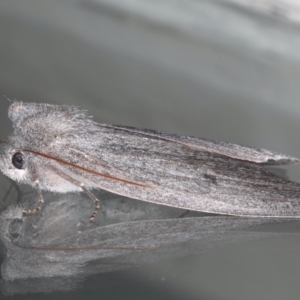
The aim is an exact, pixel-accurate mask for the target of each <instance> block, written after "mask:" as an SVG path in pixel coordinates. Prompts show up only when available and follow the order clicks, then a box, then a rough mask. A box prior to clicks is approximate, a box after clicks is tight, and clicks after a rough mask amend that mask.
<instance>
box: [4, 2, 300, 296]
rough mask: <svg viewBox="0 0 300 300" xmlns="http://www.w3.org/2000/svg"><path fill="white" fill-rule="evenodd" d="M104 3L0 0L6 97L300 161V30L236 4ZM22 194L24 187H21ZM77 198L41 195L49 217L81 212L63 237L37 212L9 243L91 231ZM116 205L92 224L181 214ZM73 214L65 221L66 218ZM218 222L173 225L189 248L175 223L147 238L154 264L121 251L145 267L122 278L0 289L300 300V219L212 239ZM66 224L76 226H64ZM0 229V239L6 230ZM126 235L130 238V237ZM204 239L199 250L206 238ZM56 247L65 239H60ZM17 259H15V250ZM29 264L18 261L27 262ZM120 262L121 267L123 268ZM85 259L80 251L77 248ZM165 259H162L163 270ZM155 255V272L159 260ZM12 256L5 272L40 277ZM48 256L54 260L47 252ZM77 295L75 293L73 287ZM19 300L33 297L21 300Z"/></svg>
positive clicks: (225, 228)
mask: <svg viewBox="0 0 300 300" xmlns="http://www.w3.org/2000/svg"><path fill="white" fill-rule="evenodd" d="M122 2H123V1H122ZM110 3H111V4H109V2H107V1H100V0H99V1H73V0H66V1H51V2H45V3H44V2H36V1H30V0H26V1H1V3H0V23H1V24H0V38H1V47H0V54H1V56H0V59H1V68H0V91H1V93H2V95H6V96H7V97H9V98H11V99H14V98H16V99H18V100H23V101H34V102H48V103H59V104H62V103H65V104H73V105H78V106H80V107H81V108H84V109H87V110H88V111H89V112H90V113H91V114H92V115H93V116H94V119H95V120H96V121H99V122H102V123H112V124H124V125H131V126H136V127H142V128H152V129H159V130H164V131H167V132H174V133H180V134H186V135H194V136H199V137H206V138H212V139H220V140H224V141H229V142H234V143H241V144H246V145H250V146H255V147H262V148H266V149H270V150H273V151H278V152H282V153H286V154H289V155H292V156H296V157H299V152H300V151H299V150H300V142H299V128H300V124H299V101H298V95H299V76H300V74H299V56H300V51H299V50H300V43H299V42H300V41H299V25H298V23H296V21H295V20H294V21H291V20H290V19H289V18H288V17H287V16H288V14H287V16H285V15H284V14H281V13H274V11H273V12H272V11H270V10H264V12H263V13H261V12H258V11H257V10H256V9H255V10H252V9H251V7H247V8H245V7H240V6H236V5H233V4H232V1H230V2H227V1H185V2H184V4H183V2H181V1H176V2H174V1H163V2H162V1H160V2H153V1H151V2H150V1H139V3H140V4H139V5H141V6H138V5H137V4H136V3H135V2H134V1H127V2H126V5H122V4H120V3H121V1H120V2H118V1H113V2H110ZM124 3H125V2H124ZM159 12H160V14H159ZM8 106H9V102H8V101H7V100H6V99H5V98H4V97H3V98H2V100H1V109H0V123H1V126H0V130H1V139H5V138H6V137H7V136H8V134H9V132H10V130H11V129H10V123H9V121H8V119H7V107H8ZM285 170H287V171H288V176H289V178H290V179H292V180H295V181H300V176H299V175H300V169H299V166H292V167H288V168H286V169H285ZM9 186H10V183H9V181H8V180H7V179H6V178H4V176H0V189H1V195H3V198H5V202H9V203H13V202H16V201H17V200H18V199H19V200H21V198H22V195H23V194H24V193H23V192H22V193H21V194H18V193H17V192H16V191H15V188H14V187H13V188H12V190H11V191H10V192H9V193H8V192H7V191H8V189H9ZM19 188H21V189H22V191H23V187H19ZM6 195H7V196H6ZM18 195H20V196H18ZM32 195H33V196H29V198H28V199H29V200H30V201H35V200H36V199H35V194H32ZM48 197H49V198H48ZM80 197H81V195H80V196H79V195H74V194H71V195H67V196H63V197H61V195H55V194H49V195H47V196H46V198H47V199H48V201H49V206H47V207H49V210H48V212H49V214H48V215H47V218H49V220H51V216H52V215H53V213H52V211H51V209H50V208H51V207H52V209H55V207H56V206H57V207H59V205H60V204H61V205H62V203H64V204H63V205H65V206H64V209H66V208H67V205H71V204H69V203H72V204H74V205H75V204H76V205H75V206H74V207H73V214H71V215H70V214H69V213H64V211H63V210H62V211H60V214H58V216H61V217H64V218H67V219H65V220H64V219H63V218H61V219H60V221H61V222H63V223H59V224H64V227H62V226H60V227H59V229H58V228H57V227H55V226H54V227H51V226H50V227H45V223H44V222H43V217H45V215H44V216H41V217H37V218H36V219H30V220H29V219H28V220H26V221H25V223H22V222H21V223H22V224H21V223H20V222H19V221H14V222H13V223H14V225H13V226H12V229H13V230H12V229H11V230H10V234H12V237H14V238H16V237H18V239H20V237H21V241H20V244H17V245H19V246H20V245H22V246H24V245H29V246H30V247H32V246H33V245H43V247H44V246H47V245H46V244H44V242H45V241H49V239H48V238H46V240H43V241H41V240H39V239H38V236H39V233H40V232H41V230H45V228H48V229H49V230H50V229H51V228H52V229H51V230H53V231H52V236H53V232H54V233H55V235H54V236H57V237H59V236H60V232H64V233H66V232H69V231H68V230H70V228H71V227H72V226H73V225H72V224H76V226H77V224H78V223H77V221H76V222H75V220H76V218H77V217H78V218H79V222H83V223H82V224H84V226H85V225H86V226H91V225H89V224H88V222H87V221H88V216H89V214H90V212H91V209H90V208H89V205H90V204H89V200H87V201H82V202H80V199H81V198H80ZM106 197H107V194H104V195H103V197H101V200H103V201H105V199H106ZM111 197H112V198H111V200H113V201H111V202H112V203H114V204H111V205H115V208H113V211H114V214H117V217H116V218H115V219H114V218H113V217H112V216H113V214H112V215H111V217H110V218H108V219H107V218H106V219H105V216H104V214H102V215H100V216H99V217H102V219H101V218H100V219H98V220H99V222H100V223H101V222H102V221H103V222H104V220H111V221H112V219H114V220H113V223H115V222H116V221H117V220H123V221H126V224H131V225H130V226H133V223H127V222H128V221H130V220H132V217H134V216H136V214H137V215H138V216H139V217H138V220H140V221H141V222H146V221H143V219H144V218H147V219H148V220H149V219H151V218H148V216H151V217H155V218H156V217H158V218H160V219H161V218H163V217H167V218H168V219H169V218H174V217H178V211H176V212H175V211H171V212H169V211H168V212H167V211H165V210H164V209H162V207H158V208H155V209H154V208H153V209H154V212H151V213H149V210H151V209H150V207H147V208H146V207H140V208H137V213H136V214H135V213H133V211H134V209H133V208H132V207H130V209H128V210H126V211H127V213H123V212H122V209H120V206H118V204H117V203H118V202H116V201H121V199H117V198H114V197H115V196H111ZM84 200H86V199H84ZM115 200H116V201H115ZM129 201H130V200H129ZM23 203H26V201H24V200H23ZM79 203H80V205H83V206H82V207H81V206H80V205H79ZM130 203H131V205H133V202H130ZM77 204H78V205H77ZM134 206H135V205H134ZM56 209H57V208H56ZM161 209H162V210H161ZM68 210H69V212H70V208H68ZM76 210H78V211H77V212H76ZM81 210H83V213H82V214H81V213H79V212H80V211H81ZM120 211H121V214H120ZM50 212H51V213H50ZM75 212H76V213H75ZM45 213H46V212H45ZM181 213H182V212H180V214H181ZM119 214H120V215H119ZM165 214H166V215H165ZM169 214H170V215H169ZM180 214H179V215H180ZM54 215H55V214H54ZM75 216H76V218H75ZM84 216H87V218H86V219H85V217H84ZM81 218H82V219H81ZM122 218H124V219H122ZM214 218H215V219H213V218H209V219H208V220H211V221H212V224H211V223H207V222H205V223H206V225H205V224H203V222H204V221H205V220H207V219H196V220H194V219H192V220H191V219H188V218H183V219H182V218H180V219H179V221H180V222H187V223H188V222H191V223H189V225H186V226H187V227H185V228H187V230H186V231H185V232H186V233H188V234H194V235H195V236H194V238H192V239H190V236H188V237H187V236H186V234H184V238H181V237H180V236H181V233H182V230H181V229H180V230H179V229H178V230H177V231H176V232H175V233H174V235H173V236H172V234H171V233H172V227H169V226H165V227H164V228H165V229H164V230H166V232H165V234H166V236H168V235H169V234H170V235H171V236H168V237H167V238H166V236H164V238H163V239H162V240H160V244H159V243H158V242H157V241H156V244H155V245H165V247H166V248H165V249H166V251H165V252H162V254H158V253H156V252H155V255H154V254H153V255H152V256H151V259H149V258H143V257H142V255H141V256H138V257H136V256H135V255H133V254H132V253H133V252H131V254H130V251H129V253H127V254H128V257H126V255H125V257H126V258H127V259H128V260H129V261H130V262H132V259H145V260H147V262H148V263H150V262H151V264H150V265H149V264H146V265H143V266H140V267H138V268H129V269H127V267H128V266H127V265H126V266H125V267H126V269H125V270H120V269H119V268H118V266H117V267H116V268H117V269H118V270H117V271H115V272H109V273H101V274H94V275H92V276H91V277H88V278H86V279H85V280H84V281H82V280H83V277H85V276H83V277H80V276H79V277H77V278H71V277H64V279H61V278H52V279H50V280H49V279H48V280H45V279H41V278H39V279H27V280H25V281H24V280H23V279H20V281H19V280H18V281H7V280H5V281H4V280H3V281H2V293H5V294H9V293H14V296H13V297H12V298H10V299H20V298H22V299H35V298H36V299H40V297H41V294H37V293H36V292H37V291H39V290H40V291H45V290H47V289H48V291H50V290H52V291H54V290H58V291H62V290H64V291H67V292H51V293H50V294H47V293H46V294H43V297H44V298H46V299H47V297H49V299H53V297H54V296H55V297H56V298H61V299H67V298H72V299H74V298H75V299H84V298H87V297H89V298H96V297H97V299H98V298H99V297H100V296H101V297H103V298H105V297H106V298H109V299H112V298H114V299H118V298H120V299H121V298H122V299H126V298H130V299H140V298H141V297H143V298H144V299H145V298H146V299H157V298H159V297H161V298H168V297H169V298H172V299H177V298H178V299H182V298H185V299H194V298H195V299H199V298H201V297H202V298H205V299H241V298H242V299H255V298H258V299H283V298H296V299H297V298H298V295H299V292H300V288H299V283H298V281H299V275H300V266H299V263H298V256H299V255H298V253H299V243H300V241H299V237H298V224H299V223H297V222H292V223H278V224H265V225H261V226H263V227H258V228H257V227H252V225H251V222H254V223H255V224H257V223H259V220H251V221H248V220H246V219H245V220H242V219H240V220H239V221H236V219H232V220H231V219H227V218H226V220H229V221H228V222H229V223H227V224H225V223H222V225H220V227H221V228H222V230H221V229H220V228H218V229H217V230H216V229H215V227H213V230H209V228H211V227H210V226H213V224H215V222H217V224H218V222H220V219H218V218H216V217H214ZM70 219H71V220H72V222H73V223H72V222H71V221H70V222H69V223H68V222H67V221H68V220H70ZM22 220H23V219H22ZM85 220H86V221H85ZM100 220H102V221H100ZM182 220H184V221H182ZM222 220H223V221H224V220H225V219H222ZM177 221H178V219H177V218H175V221H174V219H173V221H168V222H175V224H176V223H177ZM6 222H8V223H9V222H11V219H10V220H6ZM26 222H29V223H28V224H30V223H31V224H34V222H37V223H38V222H41V223H42V224H39V225H41V226H39V227H35V228H34V230H33V231H30V234H28V236H29V237H30V239H29V238H28V239H27V238H26V236H24V234H23V233H22V232H24V231H22V230H23V228H24V227H23V226H27V225H26V224H27V223H26ZM85 222H86V223H85ZM161 222H165V221H161ZM166 222H167V221H166ZM180 222H179V223H180ZM226 222H227V221H226ZM235 222H237V223H235ZM239 222H241V224H239ZM248 222H250V224H249V223H248ZM263 222H269V221H266V220H263ZM8 223H6V224H8ZM100 223H99V225H101V226H103V225H104V223H101V224H100ZM9 224H10V223H9ZM20 224H21V225H22V226H20ZM66 224H69V225H68V226H69V227H68V226H65V225H66ZM134 224H136V223H134ZM154 224H155V227H156V225H158V224H156V223H154ZM159 224H164V223H159ZM180 224H182V223H180ZM208 224H209V226H208ZM219 224H220V223H219ZM2 225H3V223H2ZM248 225H251V226H250V227H248ZM117 226H120V228H121V229H123V230H124V229H125V227H124V226H122V225H114V227H113V228H117ZM126 226H127V225H126ZM138 227H139V225H138ZM139 228H140V227H139ZM141 228H142V227H141ZM156 228H159V227H156ZM202 228H203V230H202ZM204 228H205V230H204ZM48 229H47V230H48ZM47 230H46V233H47ZM51 230H50V231H48V233H47V234H49V235H48V236H50V232H51ZM76 230H77V227H76ZM96 230H98V229H97V228H96V229H95V232H96ZM144 230H145V231H144V232H147V230H146V229H144ZM193 230H194V231H193ZM206 230H208V232H209V234H208V233H207V234H206ZM232 230H233V231H232ZM99 231H101V230H100V229H99ZM5 232H7V231H5V229H2V230H1V234H3V233H5ZM135 232H136V229H134V230H132V231H131V232H130V234H132V235H134V233H135ZM152 232H153V234H152V237H151V234H150V232H149V237H148V240H147V239H146V240H141V239H140V240H139V245H144V244H143V243H149V239H150V238H151V239H155V238H156V237H159V236H160V235H159V234H157V232H156V231H152ZM20 233H22V234H21V235H20ZM36 233H37V235H35V234H36ZM18 234H19V235H18ZM188 234H187V235H188ZM45 236H46V237H47V235H43V238H44V237H45ZM204 237H205V240H204V241H205V243H203V242H201V241H203V240H202V239H203V238H204ZM4 238H7V236H6V237H4ZM97 238H99V236H98V235H97ZM70 239H71V237H70ZM96 240H97V239H96ZM7 241H8V242H7V244H6V247H10V246H11V247H12V245H13V244H12V243H11V241H12V240H11V239H9V240H7ZM51 241H52V240H51ZM102 241H103V239H101V243H102ZM121 241H122V244H124V242H126V236H124V235H122V234H121V240H120V242H121ZM131 241H132V240H131ZM39 242H40V243H41V244H39ZM61 242H66V241H64V239H61ZM73 242H74V241H73ZM97 242H99V244H98V245H102V244H101V243H100V241H99V240H97ZM127 242H128V241H127ZM28 243H29V244H28ZM88 243H90V242H88ZM172 243H174V244H172ZM125 244H126V243H125ZM170 245H172V246H170ZM173 245H177V246H178V247H177V246H176V247H175V246H173ZM131 246H132V244H131ZM207 246H210V248H208V247H207ZM118 247H120V245H119V244H118ZM158 248H160V246H159V247H158ZM162 248H164V246H162ZM178 248H180V251H179V250H178ZM11 249H12V248H11ZM173 249H174V253H175V254H176V255H175V254H174V256H173V255H172V253H173V252H172V250H173ZM14 250H15V251H16V252H14V253H16V255H17V254H18V253H19V249H18V248H15V249H14ZM177 250H178V252H176V251H177ZM204 250H205V251H204ZM38 251H41V250H38ZM44 251H47V250H44ZM182 251H183V253H182ZM185 251H186V252H185ZM44 253H45V252H44ZM141 253H143V251H141ZM30 254H31V253H29V254H27V256H26V257H27V259H33V258H34V257H36V256H35V255H36V254H34V255H33V256H32V257H31V256H30ZM98 254H99V253H96V255H98ZM38 255H41V256H42V255H43V254H38ZM56 255H57V256H56V257H58V258H61V257H62V258H63V259H64V258H65V256H64V255H63V256H61V255H60V254H56ZM122 255H123V254H122ZM122 255H121V256H120V258H122V259H125V257H124V256H122ZM160 255H161V257H160ZM83 256H84V257H85V256H88V255H87V254H86V253H85V252H83ZM166 256H167V257H168V256H170V257H168V258H169V260H167V261H166V260H165V258H166ZM3 257H4V256H3ZM66 257H68V256H66ZM70 257H72V256H70ZM160 258H162V261H163V262H157V261H159V260H160ZM18 259H20V260H19V261H18ZM18 259H14V260H11V262H12V265H11V267H12V269H14V268H15V267H17V266H18V265H19V266H20V269H19V270H18V272H17V274H20V273H22V272H23V274H28V273H29V271H28V270H30V271H32V272H34V271H37V270H38V268H37V266H36V265H34V264H33V263H32V264H30V266H29V269H24V268H23V263H25V262H24V260H22V258H21V257H18ZM47 259H50V260H51V255H50V256H49V257H47ZM47 259H46V258H45V257H44V259H43V260H37V261H36V263H37V265H39V264H42V266H43V265H44V263H45V262H47ZM54 260H56V258H55V259H54ZM155 261H156V262H155ZM102 262H103V261H102ZM117 262H118V263H119V261H117ZM139 262H140V261H139ZM53 264H54V265H55V261H54V262H53ZM50 265H51V266H52V264H50ZM97 266H98V264H97ZM105 266H106V268H108V267H107V265H105ZM110 267H111V266H110ZM53 268H54V266H53ZM102 268H103V266H102V267H101V268H98V267H97V268H96V269H97V270H96V271H95V268H93V264H88V266H87V267H86V268H79V270H84V272H85V271H86V272H88V273H89V274H91V273H97V272H98V271H99V269H101V270H102ZM50 269H52V267H51V268H50ZM50 269H49V270H50ZM104 269H105V268H103V270H104ZM69 270H70V269H69ZM94 271H95V272H94ZM80 272H81V271H80ZM2 274H5V273H3V272H2ZM4 276H7V275H4ZM72 288H73V289H75V290H74V291H70V290H71V289H72ZM28 291H31V292H32V293H31V294H24V292H28ZM18 293H20V294H18ZM3 298H4V296H3Z"/></svg>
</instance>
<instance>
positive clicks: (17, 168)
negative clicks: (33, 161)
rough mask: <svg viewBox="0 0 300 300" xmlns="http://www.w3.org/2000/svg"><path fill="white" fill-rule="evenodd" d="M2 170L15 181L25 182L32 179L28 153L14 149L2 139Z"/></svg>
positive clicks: (0, 148)
mask: <svg viewBox="0 0 300 300" xmlns="http://www.w3.org/2000/svg"><path fill="white" fill-rule="evenodd" d="M0 170H1V171H2V172H3V174H4V175H6V176H8V177H10V178H11V179H13V180H15V181H18V182H24V183H29V181H30V180H29V179H30V176H29V175H30V174H29V172H28V163H27V160H26V153H23V152H22V151H21V150H16V149H14V148H13V147H12V146H11V145H10V144H9V143H8V142H4V141H0Z"/></svg>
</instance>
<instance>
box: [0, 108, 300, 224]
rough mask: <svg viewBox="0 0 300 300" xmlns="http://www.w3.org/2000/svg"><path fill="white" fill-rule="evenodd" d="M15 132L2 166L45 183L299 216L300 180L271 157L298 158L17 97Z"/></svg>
mask: <svg viewBox="0 0 300 300" xmlns="http://www.w3.org/2000/svg"><path fill="white" fill-rule="evenodd" d="M8 116H9V118H10V120H11V121H12V123H13V133H12V135H11V136H10V137H9V138H8V140H7V141H1V143H0V169H1V170H2V172H3V173H4V174H5V175H7V176H8V177H10V178H12V179H13V180H16V181H18V182H20V183H26V184H30V185H31V186H33V187H34V188H35V189H36V190H37V193H38V204H37V207H36V208H33V209H32V210H29V211H24V214H33V213H36V212H38V211H39V210H41V208H42V204H43V196H42V192H41V191H42V190H49V191H53V192H59V193H67V192H81V191H83V192H85V193H87V194H88V196H89V197H90V198H91V199H92V200H93V201H94V203H95V210H94V212H93V214H92V215H91V220H93V219H94V218H95V216H96V215H97V213H98V211H99V209H100V205H99V201H98V199H97V198H96V197H95V196H94V194H93V193H92V192H91V190H92V189H95V188H100V189H104V190H107V191H110V192H112V193H115V194H119V195H124V196H127V197H130V198H134V199H138V200H142V201H147V202H153V203H157V204H162V205H167V206H172V207H178V208H183V209H188V210H194V211H202V212H209V213H217V214H225V215H236V216H247V217H286V218H300V184H299V183H296V182H292V181H289V180H287V179H284V178H281V177H279V176H277V175H275V174H273V173H271V172H270V171H269V170H268V169H266V168H265V165H279V164H289V163H298V162H299V160H298V159H297V158H293V157H290V156H287V155H283V154H279V153H275V152H271V151H268V150H265V149H255V148H251V147H246V146H240V145H235V144H231V143H225V142H217V141H211V140H207V139H199V138H195V137H189V136H181V135H176V134H168V133H165V132H160V131H154V130H145V129H139V128H134V127H126V126H115V125H106V124H100V123H96V122H94V121H93V120H92V119H91V117H89V116H88V115H87V113H86V111H82V110H79V109H77V108H76V107H73V106H67V105H51V104H39V103H24V102H13V103H12V104H11V106H10V107H9V111H8Z"/></svg>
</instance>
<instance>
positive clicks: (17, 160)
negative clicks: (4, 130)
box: [12, 152, 24, 169]
mask: <svg viewBox="0 0 300 300" xmlns="http://www.w3.org/2000/svg"><path fill="white" fill-rule="evenodd" d="M12 164H13V165H14V166H15V167H16V168H17V169H22V168H23V165H24V157H23V154H22V153H20V152H17V153H15V154H14V155H13V157H12Z"/></svg>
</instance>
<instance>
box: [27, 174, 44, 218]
mask: <svg viewBox="0 0 300 300" xmlns="http://www.w3.org/2000/svg"><path fill="white" fill-rule="evenodd" d="M34 183H35V189H36V191H37V194H38V205H37V207H36V208H34V209H29V210H24V211H23V215H33V214H36V213H37V212H39V211H40V210H41V209H42V206H43V204H44V199H43V195H42V191H41V189H40V185H39V180H38V179H36V180H35V182H34Z"/></svg>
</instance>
